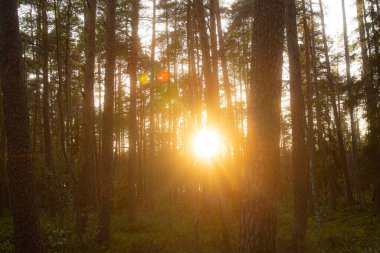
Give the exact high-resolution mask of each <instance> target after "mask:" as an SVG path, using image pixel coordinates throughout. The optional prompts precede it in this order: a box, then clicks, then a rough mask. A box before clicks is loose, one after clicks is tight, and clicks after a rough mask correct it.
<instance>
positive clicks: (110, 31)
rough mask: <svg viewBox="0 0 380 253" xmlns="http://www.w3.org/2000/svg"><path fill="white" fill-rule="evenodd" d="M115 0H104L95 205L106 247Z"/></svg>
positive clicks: (110, 170) (110, 201)
mask: <svg viewBox="0 0 380 253" xmlns="http://www.w3.org/2000/svg"><path fill="white" fill-rule="evenodd" d="M116 2H117V0H107V2H106V63H105V78H104V86H105V93H104V110H103V126H102V127H103V133H102V134H103V136H102V139H103V141H102V161H101V163H102V164H101V168H100V173H99V176H100V182H99V183H100V185H99V187H100V188H99V190H100V206H99V221H98V226H99V231H98V241H99V243H100V244H101V245H102V246H104V247H106V248H109V246H110V239H111V238H110V232H111V231H110V227H111V211H112V191H113V153H114V152H113V132H114V115H113V114H114V93H115V92H114V87H115V80H114V79H115V43H116V36H115V29H116Z"/></svg>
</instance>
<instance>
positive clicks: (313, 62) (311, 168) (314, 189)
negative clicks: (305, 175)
mask: <svg viewBox="0 0 380 253" xmlns="http://www.w3.org/2000/svg"><path fill="white" fill-rule="evenodd" d="M310 11H311V22H310V23H311V25H310V26H311V43H310V35H309V34H308V35H307V36H308V37H309V46H310V47H311V50H310V49H309V52H310V51H311V56H312V57H311V65H312V68H313V84H310V89H308V93H309V92H310V94H308V97H309V99H308V100H309V101H308V103H310V106H311V115H310V116H309V123H310V126H309V128H308V131H309V132H308V135H309V139H310V143H309V145H310V146H309V153H310V157H311V158H310V164H309V173H310V182H311V193H312V196H313V205H314V209H315V211H316V212H317V219H318V224H319V225H321V223H322V214H321V209H320V206H319V199H318V187H317V182H316V178H315V170H314V168H315V167H314V164H315V163H314V146H315V145H314V140H315V139H314V133H313V132H314V131H313V129H314V127H313V110H312V98H313V93H314V94H315V97H316V100H317V101H316V103H315V104H316V106H315V107H316V108H315V109H316V110H315V111H316V116H317V128H318V129H321V127H322V124H321V120H322V113H321V107H320V103H319V93H318V87H317V75H318V73H317V72H318V71H317V62H316V53H315V31H314V11H313V3H312V0H310ZM318 140H319V141H320V140H321V136H320V135H318Z"/></svg>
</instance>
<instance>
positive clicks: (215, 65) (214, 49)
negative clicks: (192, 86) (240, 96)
mask: <svg viewBox="0 0 380 253" xmlns="http://www.w3.org/2000/svg"><path fill="white" fill-rule="evenodd" d="M215 1H216V0H210V40H211V53H212V54H211V61H212V75H213V79H214V83H215V85H216V86H218V87H219V60H218V58H219V57H218V39H217V33H216V14H215Z"/></svg>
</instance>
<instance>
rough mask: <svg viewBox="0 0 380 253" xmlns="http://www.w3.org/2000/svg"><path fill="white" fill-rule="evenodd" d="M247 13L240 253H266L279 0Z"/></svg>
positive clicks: (257, 4) (274, 157) (271, 219)
mask: <svg viewBox="0 0 380 253" xmlns="http://www.w3.org/2000/svg"><path fill="white" fill-rule="evenodd" d="M253 17H254V23H253V33H252V34H253V38H252V69H251V76H252V77H251V89H250V95H249V99H250V100H249V118H248V119H249V120H248V124H249V125H248V126H249V127H248V131H249V133H248V152H249V153H248V156H247V157H248V159H249V160H248V167H247V171H246V175H245V178H246V180H247V181H246V185H245V189H244V190H245V192H244V196H243V203H242V211H241V230H240V252H241V253H248V252H249V253H253V252H260V253H272V252H275V235H276V224H275V217H276V206H277V198H278V197H277V192H276V190H275V189H276V184H277V177H278V172H279V171H278V170H279V159H280V149H279V143H280V118H281V117H280V108H281V85H282V62H283V60H282V52H283V43H284V3H283V1H281V0H256V1H254V11H253Z"/></svg>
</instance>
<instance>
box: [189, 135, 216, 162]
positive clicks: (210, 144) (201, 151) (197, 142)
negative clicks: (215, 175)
mask: <svg viewBox="0 0 380 253" xmlns="http://www.w3.org/2000/svg"><path fill="white" fill-rule="evenodd" d="M220 146H221V142H220V137H219V135H218V134H217V133H216V132H213V131H210V130H207V129H203V130H202V131H200V132H198V133H196V134H195V136H194V139H193V148H194V153H195V154H196V155H197V157H199V158H208V159H209V158H212V157H214V156H216V155H217V154H218V152H219V149H220Z"/></svg>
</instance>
